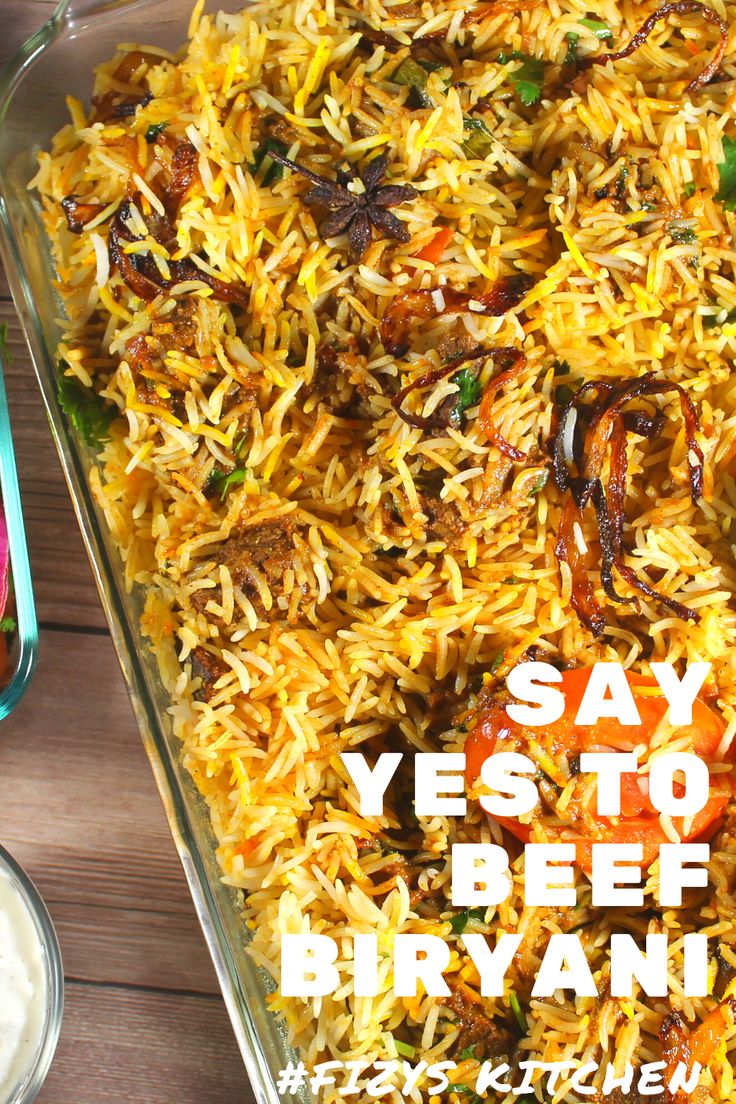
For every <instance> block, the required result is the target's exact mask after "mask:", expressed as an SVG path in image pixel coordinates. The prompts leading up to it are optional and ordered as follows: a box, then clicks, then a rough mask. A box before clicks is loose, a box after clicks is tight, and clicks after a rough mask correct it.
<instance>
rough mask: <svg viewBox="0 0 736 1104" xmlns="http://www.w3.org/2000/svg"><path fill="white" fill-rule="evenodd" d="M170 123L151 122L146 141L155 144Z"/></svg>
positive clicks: (150, 144)
mask: <svg viewBox="0 0 736 1104" xmlns="http://www.w3.org/2000/svg"><path fill="white" fill-rule="evenodd" d="M168 125H169V124H168V123H151V125H150V126H149V127H148V129H147V130H146V141H147V142H148V144H149V146H152V145H153V143H154V142H155V141H156V139H157V138H158V136H159V134H163V132H164V131H165V130H166V128H167V126H168Z"/></svg>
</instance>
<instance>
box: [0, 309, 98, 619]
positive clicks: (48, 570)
mask: <svg viewBox="0 0 736 1104" xmlns="http://www.w3.org/2000/svg"><path fill="white" fill-rule="evenodd" d="M3 322H5V323H7V325H8V346H9V351H10V354H11V358H12V359H11V361H10V364H9V366H8V367H7V370H6V383H7V391H8V405H9V407H10V416H11V424H12V426H13V435H14V442H15V451H16V460H17V465H18V473H19V478H20V486H21V494H22V498H23V513H24V517H25V522H26V530H27V537H28V546H29V550H30V555H31V569H32V572H33V578H34V583H35V592H36V600H37V604H38V616H39V619H40V620H41V621H47V622H51V623H53V624H64V625H84V626H92V627H95V628H99V629H102V628H105V627H106V622H105V615H104V614H103V612H102V608H101V606H100V600H99V597H98V594H97V588H96V586H95V584H94V581H93V578H92V573H91V571H90V568H89V564H88V562H87V557H86V554H85V552H84V547H83V545H82V538H81V536H80V534H79V529H78V527H77V521H76V518H75V516H74V511H73V509H72V505H71V502H70V499H69V492H68V491H67V487H66V483H65V482H64V477H63V475H62V473H61V469H60V467H59V461H58V458H57V455H56V450H55V448H54V445H53V441H52V438H51V431H50V429H49V425H48V421H47V419H46V414H45V411H44V408H43V403H42V400H41V394H40V391H39V389H38V384H37V382H36V377H35V374H34V371H33V366H32V364H31V358H30V355H29V353H28V348H27V346H26V343H25V339H24V338H23V335H22V332H21V329H20V324H19V322H18V320H17V317H16V315H15V310H14V307H13V305H12V303H2V302H0V323H3Z"/></svg>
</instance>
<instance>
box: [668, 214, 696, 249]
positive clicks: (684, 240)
mask: <svg viewBox="0 0 736 1104" xmlns="http://www.w3.org/2000/svg"><path fill="white" fill-rule="evenodd" d="M667 233H668V234H669V236H670V237H671V238H672V240H673V242H677V244H678V245H693V244H694V243H695V242H696V241H697V240H698V235H697V234H696V233H695V231H694V230H693V228H692V226H683V225H682V223H680V222H677V221H676V220H675V221H673V222H670V223H669V224H668V226H667Z"/></svg>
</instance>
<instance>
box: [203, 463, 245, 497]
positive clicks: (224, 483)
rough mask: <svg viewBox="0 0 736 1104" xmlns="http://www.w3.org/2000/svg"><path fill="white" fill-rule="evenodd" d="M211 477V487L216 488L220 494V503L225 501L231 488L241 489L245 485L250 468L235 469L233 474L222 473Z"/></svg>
mask: <svg viewBox="0 0 736 1104" xmlns="http://www.w3.org/2000/svg"><path fill="white" fill-rule="evenodd" d="M214 471H215V469H213V474H212V475H210V486H213V487H216V488H217V489H218V490H219V492H220V502H224V501H225V496H226V495H227V492H228V491H229V490H230V488H231V487H239V486H240V485H241V484H242V483H245V480H246V477H247V476H248V475H250V472H249V470H248V468H233V470H232V471H231V472H220V471H218V472H217V474H216V475H215V474H214Z"/></svg>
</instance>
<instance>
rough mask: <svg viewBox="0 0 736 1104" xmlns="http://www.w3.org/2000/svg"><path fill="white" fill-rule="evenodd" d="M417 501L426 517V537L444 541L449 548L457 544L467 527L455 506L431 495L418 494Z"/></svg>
mask: <svg viewBox="0 0 736 1104" xmlns="http://www.w3.org/2000/svg"><path fill="white" fill-rule="evenodd" d="M419 501H420V503H421V505H422V513H423V514H426V515H427V537H428V538H429V539H430V540H441V541H444V543H445V544H446V545H447V546H448V547H449V548H451V547H453V546H455V545H457V544H459V543H460V541H461V540H462V538H463V536H464V534H465V532H466V530H467V528H468V526H467V523H466V522H465V521H463V518H462V515H461V514H460V510H459V509H458V507H457V505H456V504H455V503H454V502H445V501H443V499H441V498H440V497H439V496H438V495H437V496H435V495H431V494H420V496H419Z"/></svg>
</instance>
